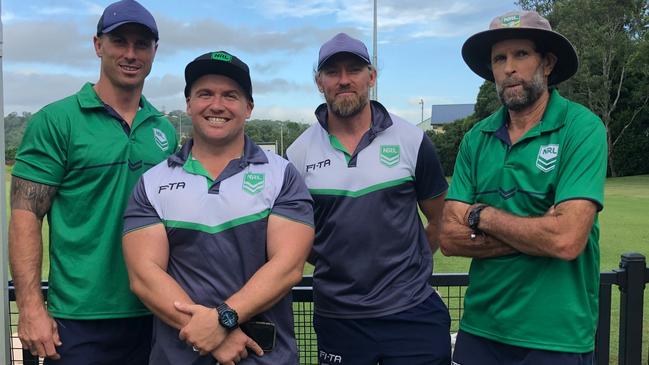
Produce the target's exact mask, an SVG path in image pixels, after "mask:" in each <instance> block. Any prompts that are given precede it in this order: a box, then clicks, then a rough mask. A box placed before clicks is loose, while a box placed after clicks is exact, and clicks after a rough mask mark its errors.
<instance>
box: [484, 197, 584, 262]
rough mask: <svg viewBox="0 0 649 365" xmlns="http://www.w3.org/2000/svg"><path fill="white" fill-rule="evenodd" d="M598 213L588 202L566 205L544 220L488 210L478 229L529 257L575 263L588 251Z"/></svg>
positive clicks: (556, 209) (565, 203) (552, 210)
mask: <svg viewBox="0 0 649 365" xmlns="http://www.w3.org/2000/svg"><path fill="white" fill-rule="evenodd" d="M596 213H597V207H596V205H595V204H594V203H593V202H591V201H589V200H584V199H576V200H568V201H565V202H562V203H560V204H558V205H556V206H553V207H552V208H550V210H548V211H547V213H546V214H545V215H543V216H540V217H519V216H516V215H513V214H509V213H507V212H504V211H502V210H499V209H496V208H493V207H488V208H485V209H484V210H483V211H482V213H481V215H480V225H479V226H478V228H479V229H480V230H482V231H484V232H485V233H487V234H488V235H491V236H494V237H496V238H497V239H499V240H501V241H503V242H505V243H507V244H508V245H510V246H512V247H514V248H515V249H517V250H518V251H521V252H523V253H526V254H528V255H533V256H547V257H554V258H558V259H562V260H573V259H575V258H576V257H577V256H579V254H581V252H582V251H583V250H584V247H586V243H587V242H588V235H589V233H590V230H591V228H592V226H593V222H594V220H595V214H596Z"/></svg>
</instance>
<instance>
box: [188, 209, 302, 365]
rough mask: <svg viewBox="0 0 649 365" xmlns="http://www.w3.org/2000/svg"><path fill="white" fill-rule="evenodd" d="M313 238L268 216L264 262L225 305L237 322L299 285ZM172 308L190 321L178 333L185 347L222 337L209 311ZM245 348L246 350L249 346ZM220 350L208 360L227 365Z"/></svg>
mask: <svg viewBox="0 0 649 365" xmlns="http://www.w3.org/2000/svg"><path fill="white" fill-rule="evenodd" d="M313 237H314V230H313V228H312V227H310V226H307V225H305V224H302V223H298V222H295V221H292V220H289V219H286V218H284V217H281V216H278V215H270V216H269V218H268V228H267V251H268V262H266V263H265V264H264V265H263V266H262V267H261V268H259V270H257V272H256V273H255V274H254V275H253V276H252V277H251V278H250V280H248V282H247V283H246V284H245V285H244V286H243V287H242V288H241V289H240V290H239V291H238V292H236V293H235V294H233V295H232V296H231V297H230V298H228V299H227V300H226V301H225V302H226V303H227V304H228V305H229V306H230V307H232V308H233V309H234V310H235V311H236V312H237V314H238V315H239V322H242V323H243V322H246V321H248V320H250V319H251V318H252V317H254V316H255V315H256V314H258V313H261V312H263V311H265V310H268V309H269V308H271V307H272V306H273V305H274V304H275V303H277V302H278V301H279V300H280V299H281V298H282V297H283V296H284V295H286V293H288V292H289V290H290V289H291V287H292V286H293V285H295V284H297V283H298V282H299V281H300V279H301V278H302V271H303V270H304V262H305V261H306V257H307V255H308V254H309V252H310V250H311V246H312V243H313ZM176 308H177V309H179V310H181V311H184V312H186V313H189V314H191V315H192V319H191V321H190V322H189V323H188V324H187V325H186V326H185V327H183V328H182V329H181V331H180V338H181V339H183V340H185V341H187V342H189V343H197V342H198V343H204V341H201V339H202V338H210V337H214V336H223V335H224V334H225V329H224V328H223V327H222V326H220V325H219V324H218V314H217V313H216V311H215V310H214V309H213V308H205V307H199V306H187V305H185V304H184V303H182V304H180V305H176ZM234 334H235V332H232V333H231V334H230V335H228V338H229V337H230V336H232V335H234ZM253 343H254V342H253ZM255 345H256V344H255ZM247 346H248V347H250V344H248V345H247ZM209 348H210V347H209V346H208V347H201V349H209ZM257 348H258V346H257ZM253 349H254V348H253ZM221 350H223V348H222V346H219V347H218V348H216V350H214V351H212V356H214V357H215V358H216V359H217V360H218V361H219V362H221V363H227V362H228V361H230V360H229V358H226V357H225V355H224V354H223V353H222V352H221ZM210 351H211V350H210ZM259 351H261V349H259ZM201 353H202V352H201ZM244 353H245V352H244Z"/></svg>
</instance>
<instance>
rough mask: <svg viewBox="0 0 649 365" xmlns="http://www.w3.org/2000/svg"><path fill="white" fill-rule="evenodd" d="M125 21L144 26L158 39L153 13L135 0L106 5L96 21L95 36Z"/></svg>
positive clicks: (125, 22) (109, 30) (111, 29)
mask: <svg viewBox="0 0 649 365" xmlns="http://www.w3.org/2000/svg"><path fill="white" fill-rule="evenodd" d="M127 23H136V24H140V25H143V26H145V27H146V28H147V29H149V30H150V31H151V33H152V34H153V36H154V38H155V40H156V41H157V40H158V26H157V25H156V23H155V19H153V15H151V13H149V11H148V10H146V8H145V7H144V6H142V5H141V4H140V3H138V2H137V1H135V0H122V1H118V2H116V3H112V4H110V5H108V7H106V9H104V13H103V14H102V15H101V18H99V22H98V23H97V36H100V35H102V34H105V33H110V32H112V31H113V30H115V29H116V28H117V27H119V26H121V25H124V24H127Z"/></svg>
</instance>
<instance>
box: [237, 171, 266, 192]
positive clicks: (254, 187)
mask: <svg viewBox="0 0 649 365" xmlns="http://www.w3.org/2000/svg"><path fill="white" fill-rule="evenodd" d="M265 180H266V177H265V175H264V174H256V173H252V172H249V173H247V174H245V175H244V176H243V191H245V192H246V193H248V194H250V195H255V194H257V193H259V192H260V191H262V190H264V181H265Z"/></svg>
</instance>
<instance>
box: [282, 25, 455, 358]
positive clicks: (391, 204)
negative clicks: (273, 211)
mask: <svg viewBox="0 0 649 365" xmlns="http://www.w3.org/2000/svg"><path fill="white" fill-rule="evenodd" d="M375 81H376V70H375V69H374V67H373V66H372V65H371V64H370V61H369V55H368V53H367V48H366V47H365V45H364V44H363V43H362V42H361V41H359V40H357V39H354V38H352V37H350V36H348V35H347V34H344V33H340V34H338V35H336V36H335V37H333V38H332V39H331V40H329V41H328V42H326V43H325V44H323V45H322V47H321V48H320V55H319V60H318V67H317V71H316V74H315V82H316V84H317V86H318V89H319V90H320V92H321V93H323V94H324V97H325V100H326V103H324V104H322V105H320V106H319V107H318V108H317V109H316V111H315V114H316V117H317V119H318V122H317V123H315V124H314V125H313V126H311V127H310V128H309V129H307V130H306V131H305V132H304V133H303V134H302V135H301V136H300V137H299V138H298V139H297V140H296V141H295V143H293V145H291V146H290V147H289V149H288V157H289V160H290V161H291V162H293V163H294V164H295V166H296V168H297V169H298V171H299V172H300V174H302V176H303V177H304V179H305V182H306V184H307V186H308V187H309V191H310V192H311V195H312V196H313V199H314V212H315V222H316V239H315V243H314V247H313V253H312V255H311V257H310V261H311V262H312V263H313V264H314V265H315V271H314V274H313V290H314V302H315V316H314V327H315V331H316V333H317V335H318V349H319V359H320V363H321V364H348V365H375V364H377V363H380V364H385V365H388V364H390V365H397V364H403V365H417V364H445V365H446V364H449V363H450V338H449V324H450V319H449V315H448V310H447V308H446V306H445V305H444V303H443V302H442V300H441V298H440V297H439V295H437V293H435V291H434V289H433V288H432V287H431V286H430V285H428V283H427V281H428V278H430V275H431V273H432V270H433V265H432V260H433V258H432V252H434V251H435V250H437V246H438V237H437V235H438V227H439V222H440V218H441V210H442V205H443V202H444V196H445V192H446V188H447V186H448V185H447V183H446V180H445V179H444V174H443V172H442V168H441V166H440V163H439V161H438V159H437V154H436V153H435V148H434V146H433V144H432V142H431V141H430V140H429V139H428V137H426V135H425V134H424V133H423V131H422V130H420V129H419V128H417V127H416V126H414V125H412V124H410V123H408V122H406V121H404V120H403V119H401V118H399V117H397V116H395V115H393V114H390V113H388V111H387V110H386V109H385V107H383V105H381V104H380V103H378V102H376V101H371V102H370V101H369V100H368V94H369V88H370V87H372V86H373V85H374V82H375ZM418 207H419V208H421V211H422V212H423V213H424V214H425V215H426V217H427V218H428V222H429V223H428V226H427V227H426V228H424V226H423V225H422V222H421V220H420V218H419V213H418V210H417V208H418Z"/></svg>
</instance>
